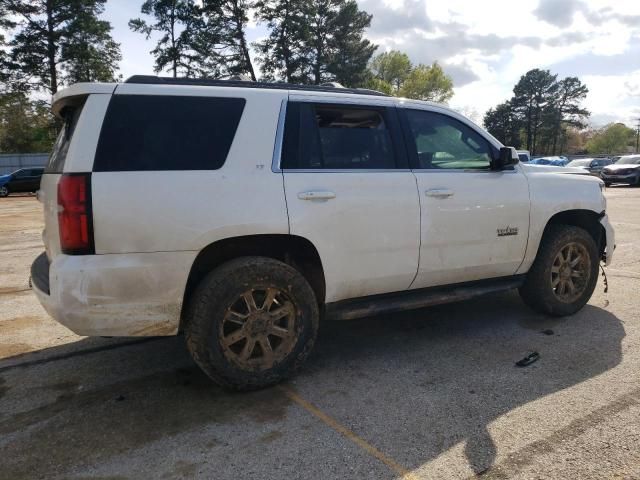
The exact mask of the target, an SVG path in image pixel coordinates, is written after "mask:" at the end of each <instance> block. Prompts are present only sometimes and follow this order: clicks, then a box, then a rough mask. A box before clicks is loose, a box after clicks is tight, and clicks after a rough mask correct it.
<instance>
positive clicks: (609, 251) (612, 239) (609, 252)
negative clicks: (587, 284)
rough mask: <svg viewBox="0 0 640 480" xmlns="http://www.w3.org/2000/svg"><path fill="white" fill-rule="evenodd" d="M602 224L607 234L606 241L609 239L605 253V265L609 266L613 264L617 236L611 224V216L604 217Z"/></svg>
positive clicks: (601, 220)
mask: <svg viewBox="0 0 640 480" xmlns="http://www.w3.org/2000/svg"><path fill="white" fill-rule="evenodd" d="M600 224H601V225H602V226H603V228H604V231H605V234H606V239H607V246H606V247H605V252H604V258H603V260H604V263H605V265H606V266H609V265H610V264H611V260H612V259H613V251H614V250H615V248H616V235H615V232H614V230H613V227H612V226H611V223H609V216H608V215H606V214H605V215H604V216H603V217H602V218H601V219H600Z"/></svg>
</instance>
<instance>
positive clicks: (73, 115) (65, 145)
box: [44, 102, 84, 173]
mask: <svg viewBox="0 0 640 480" xmlns="http://www.w3.org/2000/svg"><path fill="white" fill-rule="evenodd" d="M83 106H84V102H83V103H81V104H80V105H77V106H73V107H65V108H64V109H63V110H62V111H61V112H60V114H61V116H62V119H63V122H62V128H61V129H60V132H59V133H58V138H57V139H56V143H55V144H54V145H53V150H52V151H51V156H50V157H49V161H48V162H47V166H46V167H45V169H44V171H45V173H62V170H63V169H64V162H65V160H66V159H67V151H68V150H69V144H70V143H71V137H72V136H73V132H74V131H75V129H76V125H77V124H78V118H80V113H82V107H83Z"/></svg>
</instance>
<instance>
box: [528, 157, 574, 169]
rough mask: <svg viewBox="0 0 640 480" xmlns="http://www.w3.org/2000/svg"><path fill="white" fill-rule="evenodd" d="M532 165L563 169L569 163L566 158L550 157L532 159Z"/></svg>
mask: <svg viewBox="0 0 640 480" xmlns="http://www.w3.org/2000/svg"><path fill="white" fill-rule="evenodd" d="M530 163H531V164H533V165H553V166H554V167H564V166H566V165H567V163H569V159H568V158H567V157H560V156H552V157H538V158H534V159H533V160H531V162H530Z"/></svg>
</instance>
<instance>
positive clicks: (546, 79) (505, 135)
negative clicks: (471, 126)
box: [484, 69, 589, 155]
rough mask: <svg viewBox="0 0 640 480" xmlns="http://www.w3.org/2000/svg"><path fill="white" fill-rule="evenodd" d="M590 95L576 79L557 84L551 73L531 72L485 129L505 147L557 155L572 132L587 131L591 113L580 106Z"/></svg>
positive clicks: (495, 111)
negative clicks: (577, 129) (578, 129)
mask: <svg viewBox="0 0 640 480" xmlns="http://www.w3.org/2000/svg"><path fill="white" fill-rule="evenodd" d="M588 91H589V90H588V89H587V87H586V86H585V85H584V84H582V82H581V81H580V80H579V79H578V78H577V77H567V78H564V79H562V80H558V77H557V75H552V74H551V72H550V71H549V70H540V69H534V70H530V71H528V72H527V73H526V74H525V75H523V76H522V77H521V78H520V80H519V81H518V83H517V84H516V85H515V87H514V88H513V97H512V98H511V99H510V100H509V101H508V102H505V103H502V104H500V105H498V106H496V107H495V108H494V109H490V110H489V111H488V112H487V113H486V114H485V118H484V126H485V128H486V129H487V130H488V131H489V132H490V133H491V134H492V135H494V136H495V137H496V138H497V139H498V140H500V141H501V142H502V143H504V144H506V145H511V146H515V147H516V148H517V147H520V146H521V145H522V144H524V146H525V148H526V149H527V150H529V151H530V152H531V153H532V154H533V153H536V154H540V153H548V154H552V155H555V154H556V153H558V152H559V151H562V150H563V149H564V148H565V146H566V142H567V139H568V137H569V133H570V129H575V128H583V127H584V125H585V120H586V118H587V117H588V116H589V112H588V111H587V110H585V109H584V108H582V107H581V106H580V104H581V102H582V101H583V100H584V99H585V97H586V96H587V93H588Z"/></svg>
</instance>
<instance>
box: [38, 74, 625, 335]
mask: <svg viewBox="0 0 640 480" xmlns="http://www.w3.org/2000/svg"><path fill="white" fill-rule="evenodd" d="M117 95H163V96H191V97H193V96H196V97H197V96H202V97H208V96H216V97H226V96H228V97H239V96H240V97H242V98H244V99H245V100H246V106H245V110H244V112H243V114H242V118H241V120H240V123H239V125H238V129H237V131H236V134H235V137H234V140H233V143H232V145H231V148H230V151H229V154H228V156H227V159H226V161H225V162H224V165H223V166H222V167H221V168H219V169H218V170H197V171H141V172H136V171H126V172H96V171H93V172H92V168H93V160H94V156H95V153H96V145H97V143H98V138H99V135H100V130H101V126H102V121H103V119H104V117H105V113H106V111H107V108H108V106H109V102H110V100H111V98H112V97H113V96H117ZM78 98H83V99H86V101H85V104H84V107H83V109H82V112H81V114H80V118H79V119H78V123H77V129H76V132H75V133H74V135H73V137H72V138H71V141H70V145H69V149H68V153H67V159H66V162H65V164H64V171H63V173H64V174H70V173H76V172H92V173H91V192H92V205H93V228H94V239H95V240H94V241H95V254H93V255H68V254H64V253H62V252H61V248H60V239H59V234H58V230H59V225H58V205H57V203H56V199H55V197H56V190H57V185H58V182H59V181H60V177H61V174H45V175H44V177H43V180H42V185H41V191H40V192H39V199H40V201H41V202H42V203H43V205H44V209H45V232H44V234H43V237H44V243H45V245H46V252H47V259H48V262H49V273H48V275H49V287H50V292H49V293H47V292H46V291H43V290H41V289H39V288H38V287H37V285H35V286H34V290H35V292H36V294H37V296H38V298H39V300H40V302H41V303H42V304H43V305H44V307H45V309H46V310H47V311H48V312H49V313H50V314H51V316H52V317H54V318H55V319H56V320H57V321H59V322H60V323H62V324H64V325H66V326H67V327H69V328H70V329H71V330H73V331H74V332H76V333H78V334H81V335H105V336H144V335H174V334H176V333H177V332H178V330H179V328H180V320H181V312H182V308H183V302H184V298H185V289H186V288H187V283H188V278H189V274H190V271H191V270H192V267H193V265H194V262H195V261H196V259H197V257H198V255H199V254H200V253H201V252H203V250H205V249H206V248H207V247H209V246H211V245H212V244H215V243H216V242H219V241H221V240H225V239H235V238H238V237H245V236H255V235H291V236H296V237H301V238H302V239H305V240H306V241H308V242H310V243H311V244H312V245H313V246H314V247H315V249H316V250H317V252H318V255H319V257H320V260H321V262H322V267H323V271H324V283H325V285H326V292H325V297H324V299H323V300H324V302H325V303H327V304H329V303H332V302H337V301H340V300H345V299H351V298H356V297H364V296H369V295H375V294H382V293H389V292H399V291H404V290H407V291H408V290H412V289H419V288H425V287H431V286H439V285H440V286H441V285H449V284H457V283H461V282H469V281H475V280H482V279H489V278H495V277H505V276H513V275H518V274H525V273H526V272H527V271H528V269H529V268H530V267H531V265H532V263H533V261H534V259H535V257H536V253H537V251H538V246H539V244H540V240H541V238H542V235H543V232H544V230H545V227H546V226H547V224H548V223H549V221H550V219H552V217H553V216H554V215H556V214H558V213H561V212H568V211H578V210H580V211H588V212H591V213H592V214H597V215H599V216H600V217H599V222H600V223H601V225H602V228H603V231H604V232H605V235H606V251H605V252H604V253H603V258H604V260H605V261H606V263H607V264H608V263H609V262H610V261H611V257H612V254H613V246H614V233H613V229H612V228H611V226H610V224H609V222H608V217H607V215H606V214H605V210H606V202H605V199H604V197H603V194H602V182H601V181H600V180H599V179H597V178H594V177H591V176H588V175H587V176H578V175H558V174H557V173H568V172H567V170H568V169H567V168H559V167H546V166H535V167H533V166H529V165H527V166H525V165H522V164H516V165H514V167H513V169H511V170H509V171H482V172H478V171H467V170H446V171H438V172H434V171H428V170H419V169H404V170H403V169H398V170H392V171H375V172H373V171H372V172H369V171H344V170H343V171H326V170H325V171H322V172H316V171H286V170H285V171H283V170H281V169H280V165H279V160H280V153H281V148H282V135H283V132H282V130H283V122H284V115H285V110H286V105H287V102H291V101H293V100H295V101H298V102H320V103H322V102H325V103H331V104H349V105H366V106H370V105H384V106H387V107H390V108H404V107H411V108H412V109H419V110H427V111H433V112H439V113H442V114H444V115H447V116H450V117H452V118H455V119H456V120H458V121H460V122H462V123H464V124H465V125H467V126H469V127H470V128H472V129H473V130H474V131H476V132H477V133H479V134H480V135H481V136H482V137H483V138H485V139H486V140H487V141H488V142H489V143H490V144H491V145H492V146H494V147H495V148H496V149H499V148H500V147H502V145H501V144H500V142H498V141H497V140H496V139H495V138H493V137H492V136H491V135H489V134H488V133H486V132H485V131H483V130H482V129H481V128H480V127H478V126H476V125H475V124H473V123H472V122H471V121H469V120H468V119H466V118H465V117H463V116H461V115H460V114H458V113H456V112H454V111H452V110H450V109H448V108H446V107H443V106H441V105H436V104H432V103H428V102H418V101H413V100H404V99H397V98H392V97H383V96H368V95H358V94H347V93H335V94H334V93H331V92H312V91H309V92H305V91H299V90H296V91H293V90H291V91H290V90H287V89H257V88H239V87H209V86H200V85H148V84H136V83H124V84H77V85H74V86H72V87H70V88H68V89H66V90H63V91H61V92H58V93H57V94H56V96H55V97H54V100H53V110H54V112H58V111H60V109H62V108H63V107H64V106H65V105H66V104H69V103H73V102H77V101H78ZM434 192H435V193H434ZM305 195H306V196H307V197H308V195H311V196H313V195H319V198H316V199H311V200H309V198H307V197H305ZM497 229H511V230H510V231H514V232H516V233H517V235H515V234H514V235H509V236H503V237H499V236H497V235H496V230H497ZM516 229H517V230H516Z"/></svg>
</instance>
